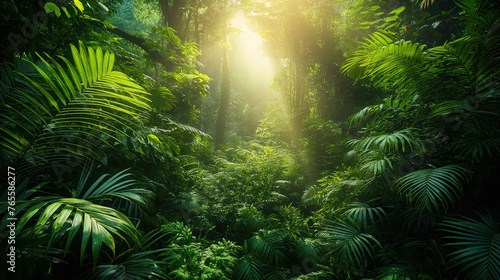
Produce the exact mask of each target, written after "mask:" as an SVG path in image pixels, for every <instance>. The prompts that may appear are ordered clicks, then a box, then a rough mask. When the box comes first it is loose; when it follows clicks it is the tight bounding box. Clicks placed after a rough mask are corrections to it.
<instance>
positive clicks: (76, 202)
mask: <svg viewBox="0 0 500 280" xmlns="http://www.w3.org/2000/svg"><path fill="white" fill-rule="evenodd" d="M20 206H21V207H22V208H23V209H27V208H28V207H29V209H27V210H26V211H25V213H24V214H23V215H22V216H21V218H20V219H19V223H18V226H17V228H16V231H17V232H18V233H19V232H20V231H21V230H22V229H23V228H24V227H25V225H26V224H27V223H28V222H29V221H30V220H31V219H32V218H33V217H34V216H38V219H37V222H36V224H35V225H34V226H33V227H32V228H30V231H31V232H32V234H33V235H34V236H36V235H37V234H40V233H41V232H43V231H44V230H45V229H46V226H47V225H48V226H49V228H51V237H50V240H49V242H48V245H47V247H48V248H50V247H52V246H53V244H54V243H55V242H56V241H58V240H59V239H61V238H62V236H63V235H67V240H66V245H65V253H67V252H68V250H69V248H70V245H71V244H72V243H73V241H74V239H75V237H76V236H77V234H78V232H81V246H80V263H81V262H83V259H84V256H85V252H86V250H87V245H88V244H89V240H92V241H91V243H90V244H91V248H92V249H91V251H92V259H93V263H94V266H95V265H96V263H97V260H98V257H99V254H100V252H101V250H102V244H103V243H104V244H106V245H107V246H108V247H109V249H111V251H112V253H113V255H114V253H115V238H114V237H113V235H115V236H118V237H120V238H121V239H123V240H124V241H126V242H127V239H126V238H125V237H124V235H125V236H127V237H128V238H130V239H132V241H134V242H138V236H139V233H138V232H137V230H136V229H135V227H134V225H133V224H132V223H131V222H130V220H129V219H128V218H127V217H126V216H125V215H123V214H122V213H120V212H119V211H117V210H115V209H113V208H110V207H106V206H101V205H97V204H93V203H92V202H89V201H86V200H82V199H77V198H61V197H51V196H45V197H37V198H34V199H32V200H30V201H25V202H22V203H20Z"/></svg>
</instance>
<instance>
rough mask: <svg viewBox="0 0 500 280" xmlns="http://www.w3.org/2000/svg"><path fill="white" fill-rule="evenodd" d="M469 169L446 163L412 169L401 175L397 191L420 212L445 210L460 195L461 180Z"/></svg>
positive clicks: (466, 176)
mask: <svg viewBox="0 0 500 280" xmlns="http://www.w3.org/2000/svg"><path fill="white" fill-rule="evenodd" d="M468 174H469V171H468V170H467V169H466V168H464V167H462V166H459V165H446V166H443V167H439V168H429V169H422V170H418V171H414V172H412V173H410V174H407V175H405V176H403V177H401V178H400V179H399V180H398V181H397V183H398V186H399V192H400V194H401V195H402V196H405V197H406V199H407V201H408V202H409V203H410V204H413V205H415V206H416V207H417V209H418V210H419V211H420V212H430V213H433V212H439V211H440V210H446V209H447V208H448V207H449V206H451V205H452V204H453V203H454V202H455V201H456V200H458V199H459V198H460V197H461V195H462V182H464V181H467V179H468Z"/></svg>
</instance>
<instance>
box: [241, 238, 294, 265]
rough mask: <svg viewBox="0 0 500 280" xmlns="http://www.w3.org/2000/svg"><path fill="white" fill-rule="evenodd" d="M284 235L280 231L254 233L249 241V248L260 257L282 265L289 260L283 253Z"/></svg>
mask: <svg viewBox="0 0 500 280" xmlns="http://www.w3.org/2000/svg"><path fill="white" fill-rule="evenodd" d="M282 241H283V236H282V234H281V232H279V231H271V232H265V233H264V234H262V236H261V235H254V236H253V237H251V238H250V240H249V241H248V250H249V252H251V253H252V254H255V256H257V257H258V258H259V259H261V260H263V261H266V262H268V263H271V264H274V265H282V264H284V263H285V262H286V261H287V257H286V255H285V253H283V249H284V247H283V245H282V244H281V243H282Z"/></svg>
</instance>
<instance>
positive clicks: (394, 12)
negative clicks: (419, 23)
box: [389, 6, 406, 16]
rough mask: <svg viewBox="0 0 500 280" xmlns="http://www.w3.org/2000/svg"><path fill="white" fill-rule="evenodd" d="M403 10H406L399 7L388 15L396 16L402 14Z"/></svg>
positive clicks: (403, 7)
mask: <svg viewBox="0 0 500 280" xmlns="http://www.w3.org/2000/svg"><path fill="white" fill-rule="evenodd" d="M405 9H406V7H405V6H401V7H399V8H397V9H394V10H392V11H390V12H389V14H396V16H397V15H399V14H400V13H401V12H403V11H404V10H405Z"/></svg>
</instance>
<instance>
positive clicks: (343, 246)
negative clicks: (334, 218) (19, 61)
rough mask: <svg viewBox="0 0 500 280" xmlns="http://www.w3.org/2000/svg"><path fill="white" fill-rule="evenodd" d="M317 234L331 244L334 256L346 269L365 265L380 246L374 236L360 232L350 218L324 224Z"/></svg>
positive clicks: (355, 268)
mask: <svg viewBox="0 0 500 280" xmlns="http://www.w3.org/2000/svg"><path fill="white" fill-rule="evenodd" d="M318 236H319V237H320V238H322V239H324V240H325V241H326V242H328V243H331V244H332V246H333V249H332V253H333V255H334V257H335V258H336V259H337V261H338V262H339V264H340V265H341V266H343V267H344V268H345V269H347V270H350V269H354V270H361V269H363V268H364V267H366V265H367V261H368V259H372V258H373V257H374V256H375V249H376V247H377V246H378V247H381V245H380V243H379V241H378V240H377V239H376V238H375V237H374V236H372V235H371V234H368V233H366V232H362V231H361V229H360V228H359V226H358V225H357V224H356V223H355V222H354V221H352V219H347V220H346V221H345V222H334V223H332V224H330V225H326V226H324V227H322V230H321V231H320V232H319V233H318Z"/></svg>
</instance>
